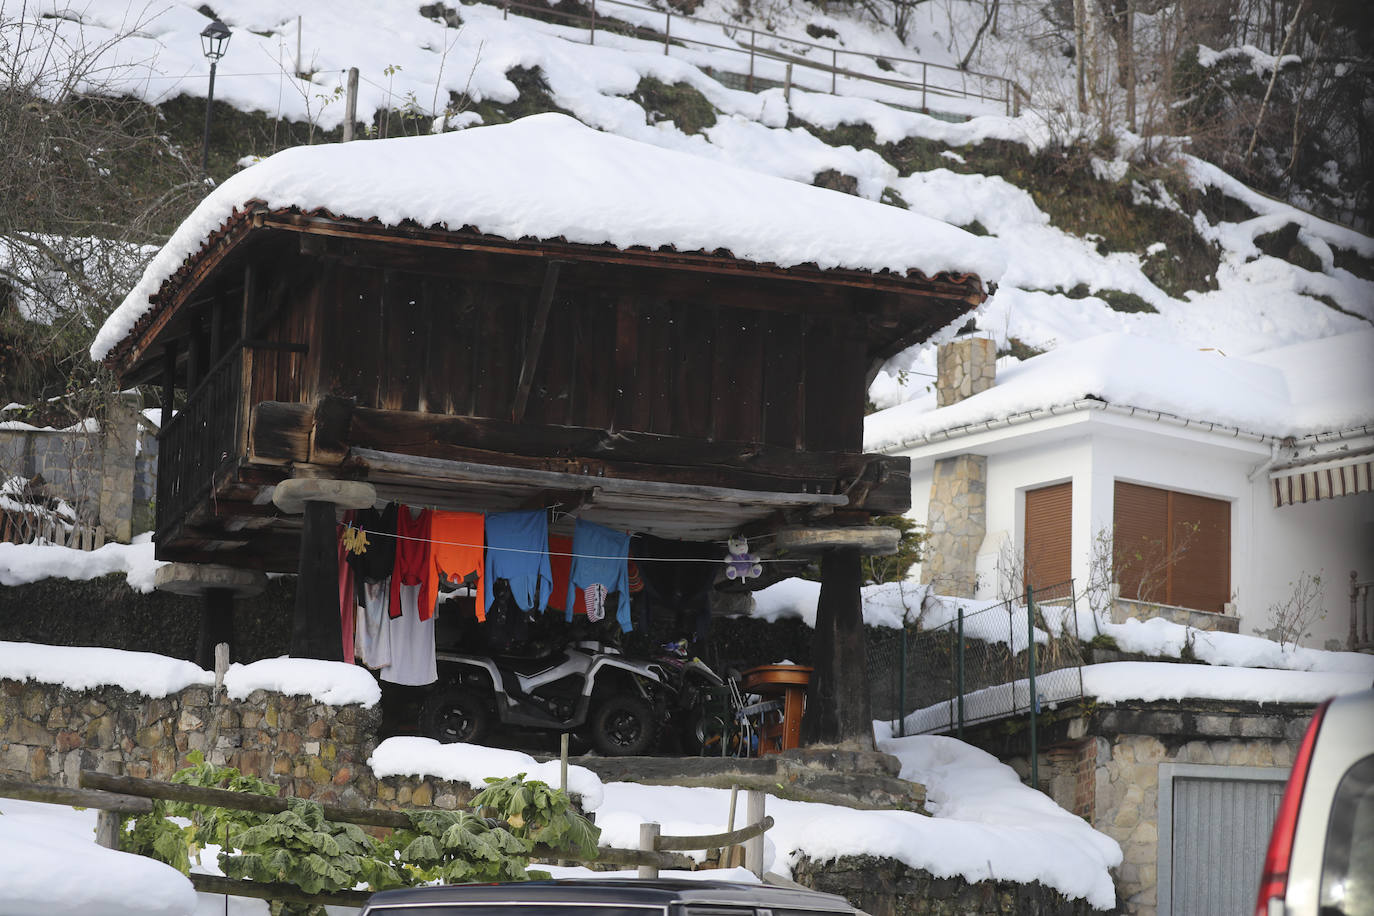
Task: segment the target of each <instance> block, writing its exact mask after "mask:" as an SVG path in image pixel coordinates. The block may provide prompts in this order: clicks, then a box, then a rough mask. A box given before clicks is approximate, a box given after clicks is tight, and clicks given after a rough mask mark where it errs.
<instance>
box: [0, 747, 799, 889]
mask: <svg viewBox="0 0 1374 916" xmlns="http://www.w3.org/2000/svg"><path fill="white" fill-rule="evenodd" d="M78 781H79V783H80V785H81V788H75V789H73V788H66V787H61V786H49V785H42V784H39V783H32V782H23V781H20V780H15V779H3V778H0V797H3V798H18V799H24V800H28V801H38V802H46V803H49V804H59V805H75V806H79V807H84V808H95V809H98V810H99V811H100V812H101V815H100V818H99V819H98V821H97V825H96V839H97V842H99V843H100V844H101V845H103V846H107V847H110V848H118V845H119V843H118V841H119V836H118V829H117V828H118V823H119V815H122V814H146V813H149V812H151V811H152V808H153V803H152V800H153V799H162V800H164V801H179V802H188V803H190V804H197V805H207V806H210V807H216V808H233V809H236V810H240V811H258V812H261V813H264V814H276V813H278V812H281V811H285V810H286V809H287V801H286V799H284V798H278V797H275V796H270V795H252V794H250V793H246V792H231V791H228V790H226V789H211V788H206V787H203V786H190V785H184V784H181V783H172V782H162V781H159V780H153V779H139V778H136V777H133V776H118V775H114V774H111V773H98V772H95V771H93V770H82V771H81V773H80V775H79V776H78ZM748 796H749V816H750V818H751V819H752V820H753V822H752V823H750V824H749V825H748V826H745V827H741V828H740V829H738V830H727V831H725V832H723V833H715V834H703V835H700V836H660V835H659V832H658V824H645V825H643V827H644V828H645V829H644V830H642V831H641V844H640V845H641V848H640V849H623V848H617V847H613V846H601V847H599V848H598V849H597V854H596V857H595V858H592V859H587V858H583V857H581V856H577V855H574V854H570V853H568V852H566V851H564V850H559V849H553V848H551V847H549V846H542V845H541V846H536V847H535V848H534V849H533V850H532V851H531V855H530V858H531V859H533V860H536V861H539V860H543V861H549V860H558V861H564V862H578V863H583V864H585V863H590V862H596V863H598V864H608V865H636V866H639V869H640V875H641V877H657V875H658V870H659V869H660V868H678V869H685V870H689V871H690V870H695V869H696V867H697V865H696V861H695V860H693V859H692V858H691V857H690V856H686V855H682V853H681V852H677V851H674V850H696V849H702V850H707V851H709V850H713V849H718V848H722V847H732V846H736V845H738V844H741V843H743V844H745V845H746V849H747V853H746V863H747V864H748V866H749V868H750V869H751V870H752V871H754V872H755V874H757V875H759V876H760V877H762V876H763V860H762V854H763V834H764V832H765V831H767V830H768V829H769V828H771V827H772V826H773V819H772V818H771V817H767V816H765V815H764V813H763V812H764V804H765V799H766V795H765V794H764V793H763V792H758V791H753V790H751V791H750V792H749V793H748ZM321 807H322V808H323V813H324V816H325V818H326V819H328V820H331V821H338V822H343V823H350V824H361V825H365V826H369V827H390V828H394V829H400V828H408V827H410V826H411V823H410V818H409V817H408V816H407V815H406V814H405V813H404V812H402V811H392V810H389V809H386V808H348V807H343V806H339V805H322V806H321ZM190 878H191V883H192V885H193V886H194V887H195V888H196V890H198V891H204V892H207V893H215V894H229V895H231V896H238V897H256V898H259V899H264V900H285V901H290V902H293V903H322V904H334V905H341V906H359V907H361V906H362V905H363V903H365V902H366V901H367V898H368V897H369V896H370V894H369V893H368V892H365V891H335V892H332V893H328V894H307V893H305V892H304V891H302V890H301V889H300V888H298V887H296V886H295V885H291V884H267V883H263V882H254V881H241V880H237V879H234V878H223V877H218V876H214V875H191V876H190Z"/></svg>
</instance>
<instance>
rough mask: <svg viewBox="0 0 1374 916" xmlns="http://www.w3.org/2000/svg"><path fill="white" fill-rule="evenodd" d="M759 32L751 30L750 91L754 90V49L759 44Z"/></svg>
mask: <svg viewBox="0 0 1374 916" xmlns="http://www.w3.org/2000/svg"><path fill="white" fill-rule="evenodd" d="M758 37H759V33H758V32H756V31H755V30H754V29H750V30H749V91H750V92H753V91H754V50H755V48H756V47H757V46H758Z"/></svg>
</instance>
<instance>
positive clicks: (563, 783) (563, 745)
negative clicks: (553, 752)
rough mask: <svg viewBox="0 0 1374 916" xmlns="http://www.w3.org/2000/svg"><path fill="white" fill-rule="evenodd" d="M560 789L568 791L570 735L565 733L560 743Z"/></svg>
mask: <svg viewBox="0 0 1374 916" xmlns="http://www.w3.org/2000/svg"><path fill="white" fill-rule="evenodd" d="M558 744H559V748H558V788H560V789H562V790H563V791H564V792H566V791H568V733H567V732H564V733H563V735H562V740H561V741H559V742H558Z"/></svg>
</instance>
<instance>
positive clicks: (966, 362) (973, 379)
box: [921, 335, 997, 598]
mask: <svg viewBox="0 0 1374 916" xmlns="http://www.w3.org/2000/svg"><path fill="white" fill-rule="evenodd" d="M935 360H936V368H937V371H938V372H939V376H938V378H936V380H935V396H936V403H937V405H938V406H940V407H948V406H949V405H950V404H954V403H957V402H959V401H962V400H963V399H964V398H967V397H972V396H973V395H975V394H977V393H978V392H980V391H986V390H987V389H989V388H991V387H992V386H993V382H994V381H995V380H996V375H997V346H996V344H994V343H993V341H992V338H990V337H974V336H972V335H960V336H959V337H956V338H954V339H953V340H952V341H950V342H949V343H946V344H941V345H940V350H939V352H938V353H937V354H936V357H935ZM987 475H988V459H987V458H986V457H985V456H983V455H956V456H954V457H951V458H940V459H937V460H936V462H935V468H934V473H933V477H932V479H931V484H930V507H929V514H928V515H927V517H926V532H927V541H926V546H925V556H926V558H925V560H924V561H923V562H922V564H921V581H922V582H923V583H926V584H927V585H930V586H932V587H933V588H934V589H935V590H936V591H937V592H939V593H940V594H942V595H951V596H954V597H959V598H972V597H973V595H974V593H975V592H976V590H977V587H978V574H977V569H976V566H977V559H978V550H979V548H980V547H982V544H983V539H984V538H985V537H986V536H987Z"/></svg>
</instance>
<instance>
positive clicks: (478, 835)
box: [384, 811, 548, 884]
mask: <svg viewBox="0 0 1374 916" xmlns="http://www.w3.org/2000/svg"><path fill="white" fill-rule="evenodd" d="M407 814H408V815H409V817H410V821H411V824H412V825H413V826H412V828H411V829H409V830H398V831H396V832H395V833H393V834H392V836H391V840H390V841H389V843H388V845H387V846H386V847H384V848H385V849H386V850H390V851H394V854H395V858H396V859H397V860H399V861H400V862H404V863H405V866H404V870H405V872H406V874H408V875H409V876H410V877H411V878H412V879H413V880H414V882H415V883H419V882H429V881H435V880H438V881H440V882H442V883H444V884H460V883H468V882H474V881H524V880H525V879H526V878H527V877H529V876H530V875H529V873H527V871H526V867H527V866H528V865H529V856H530V851H531V850H532V849H533V848H534V843H532V842H531V841H530V840H528V839H525V838H522V837H517V836H515V835H514V833H512V832H511V831H510V830H508V829H506V827H505V826H503V825H501V824H500V823H499V822H498V821H495V820H488V819H487V818H484V817H479V816H477V815H475V814H473V813H472V812H470V811H409V812H407ZM534 875H535V876H537V877H541V878H544V877H548V875H547V873H544V872H535V873H534Z"/></svg>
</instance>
